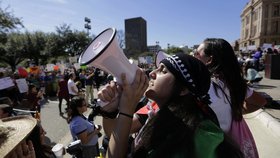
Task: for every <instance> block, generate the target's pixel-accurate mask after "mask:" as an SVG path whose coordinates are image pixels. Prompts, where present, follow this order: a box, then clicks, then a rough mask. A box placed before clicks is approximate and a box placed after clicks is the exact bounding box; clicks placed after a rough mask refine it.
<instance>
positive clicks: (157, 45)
mask: <svg viewBox="0 0 280 158" xmlns="http://www.w3.org/2000/svg"><path fill="white" fill-rule="evenodd" d="M156 49H157V50H156V51H157V52H158V51H159V41H156Z"/></svg>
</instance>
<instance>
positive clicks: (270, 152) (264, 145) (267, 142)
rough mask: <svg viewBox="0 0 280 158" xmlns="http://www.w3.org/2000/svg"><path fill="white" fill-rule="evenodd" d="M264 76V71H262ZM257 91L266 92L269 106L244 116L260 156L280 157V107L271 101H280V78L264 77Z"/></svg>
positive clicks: (265, 157)
mask: <svg viewBox="0 0 280 158" xmlns="http://www.w3.org/2000/svg"><path fill="white" fill-rule="evenodd" d="M261 74H262V75H263V76H264V72H261ZM254 89H255V90H256V91H258V92H261V93H262V94H265V96H266V97H267V98H268V101H269V106H267V107H264V108H263V109H260V110H258V111H255V112H253V113H250V114H247V115H244V118H245V120H246V122H247V124H248V126H249V128H250V129H251V132H252V134H253V136H254V139H255V142H256V145H257V148H258V152H259V157H260V158H268V157H269V158H278V157H280V150H279V148H280V122H279V120H280V119H279V118H280V110H279V109H280V107H279V105H277V104H275V105H273V106H271V105H270V104H271V101H274V103H277V102H278V103H279V101H280V80H273V79H268V78H263V80H262V81H261V82H260V83H259V85H258V86H257V87H255V88H254Z"/></svg>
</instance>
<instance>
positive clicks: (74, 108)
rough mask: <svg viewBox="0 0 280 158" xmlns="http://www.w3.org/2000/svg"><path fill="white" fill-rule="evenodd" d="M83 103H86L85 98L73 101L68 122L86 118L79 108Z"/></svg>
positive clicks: (77, 98) (73, 99) (76, 98)
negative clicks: (77, 118)
mask: <svg viewBox="0 0 280 158" xmlns="http://www.w3.org/2000/svg"><path fill="white" fill-rule="evenodd" d="M83 102H85V99H84V98H83V97H79V96H75V97H73V98H72V99H71V102H70V111H69V112H68V117H69V118H68V122H70V121H71V120H72V119H73V118H74V117H76V116H81V117H83V118H84V116H83V115H81V114H80V113H79V111H78V107H81V106H83Z"/></svg>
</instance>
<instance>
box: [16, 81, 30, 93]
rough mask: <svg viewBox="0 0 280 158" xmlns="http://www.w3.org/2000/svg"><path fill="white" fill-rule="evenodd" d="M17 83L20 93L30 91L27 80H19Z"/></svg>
mask: <svg viewBox="0 0 280 158" xmlns="http://www.w3.org/2000/svg"><path fill="white" fill-rule="evenodd" d="M16 83H17V87H18V89H19V92H20V93H25V92H27V91H28V85H27V82H26V80H25V78H21V79H17V80H16Z"/></svg>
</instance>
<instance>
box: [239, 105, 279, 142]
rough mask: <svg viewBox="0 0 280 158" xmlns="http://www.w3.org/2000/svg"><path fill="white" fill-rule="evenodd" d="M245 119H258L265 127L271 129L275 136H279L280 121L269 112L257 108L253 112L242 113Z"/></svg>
mask: <svg viewBox="0 0 280 158" xmlns="http://www.w3.org/2000/svg"><path fill="white" fill-rule="evenodd" d="M243 117H244V118H245V119H258V120H260V121H261V122H262V123H263V125H265V127H267V129H269V130H270V131H271V133H272V134H273V135H275V136H276V137H280V133H279V131H280V122H279V121H278V120H276V119H275V118H273V117H272V116H271V115H270V114H268V113H267V112H265V111H264V110H263V109H259V110H257V111H255V112H253V113H250V114H246V115H243Z"/></svg>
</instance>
